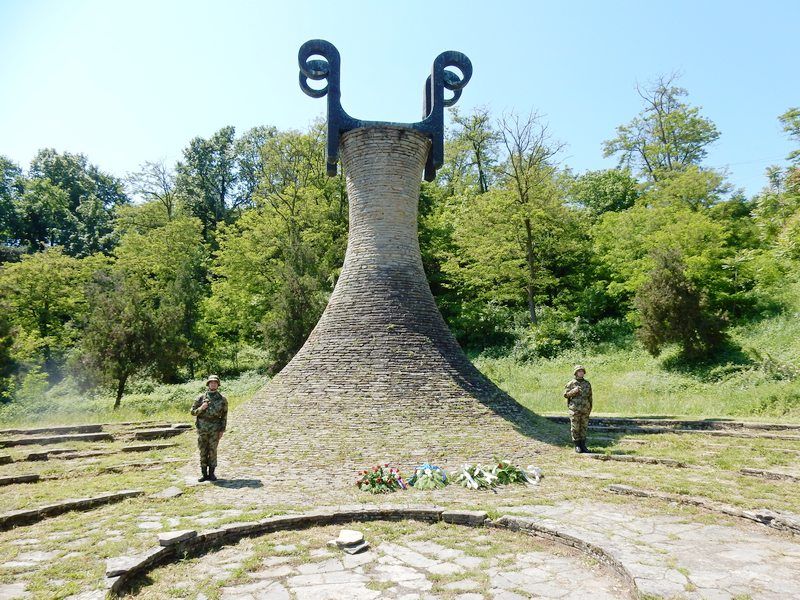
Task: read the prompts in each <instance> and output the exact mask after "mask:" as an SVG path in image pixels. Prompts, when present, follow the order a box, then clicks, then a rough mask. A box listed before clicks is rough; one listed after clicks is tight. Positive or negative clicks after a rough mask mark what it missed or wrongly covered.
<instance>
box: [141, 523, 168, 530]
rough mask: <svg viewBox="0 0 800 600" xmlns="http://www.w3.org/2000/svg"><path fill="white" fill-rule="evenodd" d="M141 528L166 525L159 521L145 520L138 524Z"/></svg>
mask: <svg viewBox="0 0 800 600" xmlns="http://www.w3.org/2000/svg"><path fill="white" fill-rule="evenodd" d="M138 527H139V529H162V528H163V527H164V526H163V525H162V524H161V523H160V522H158V521H144V522H142V523H139V524H138Z"/></svg>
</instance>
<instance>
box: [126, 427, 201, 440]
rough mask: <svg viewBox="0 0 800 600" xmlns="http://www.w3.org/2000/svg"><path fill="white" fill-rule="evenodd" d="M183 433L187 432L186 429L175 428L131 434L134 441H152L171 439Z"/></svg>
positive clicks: (144, 430) (146, 430)
mask: <svg viewBox="0 0 800 600" xmlns="http://www.w3.org/2000/svg"><path fill="white" fill-rule="evenodd" d="M184 431H188V429H186V428H175V427H165V428H160V429H142V430H140V431H135V432H134V433H133V439H135V440H154V439H158V438H165V437H172V436H175V435H180V434H181V433H183V432H184Z"/></svg>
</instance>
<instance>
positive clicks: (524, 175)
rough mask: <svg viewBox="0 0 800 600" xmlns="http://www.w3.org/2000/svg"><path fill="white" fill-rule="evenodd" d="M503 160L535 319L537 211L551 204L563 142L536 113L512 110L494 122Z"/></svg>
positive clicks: (538, 280)
mask: <svg viewBox="0 0 800 600" xmlns="http://www.w3.org/2000/svg"><path fill="white" fill-rule="evenodd" d="M498 129H499V132H500V140H501V143H502V146H503V147H504V148H505V151H506V154H505V160H504V161H503V162H502V163H501V165H500V166H499V167H498V170H499V172H500V175H501V177H502V182H503V185H504V187H505V188H506V189H507V190H508V191H509V192H510V193H511V197H512V198H513V202H514V204H515V205H516V210H515V213H516V214H515V215H514V216H513V217H512V221H511V222H512V223H514V224H516V225H518V226H521V230H522V231H521V232H520V236H519V239H521V241H522V245H523V248H524V260H525V267H526V274H525V280H526V281H525V295H526V300H527V303H528V316H529V318H530V321H531V323H536V295H537V288H539V287H541V280H542V279H544V278H545V277H546V272H545V271H544V270H543V269H542V261H541V259H540V257H541V255H542V254H543V251H542V250H541V249H540V248H538V247H537V246H539V245H540V244H541V243H542V242H541V240H540V238H538V237H537V235H536V231H535V230H536V228H537V227H538V224H537V223H536V221H535V219H536V216H537V215H538V214H542V213H544V212H546V211H547V208H548V207H550V206H553V204H554V203H553V202H552V198H553V193H554V187H553V181H554V176H555V173H556V166H555V163H554V159H555V157H556V155H557V154H558V153H559V152H561V150H562V149H563V147H564V144H562V143H560V142H556V141H554V140H553V139H552V136H551V134H550V131H549V128H548V126H547V124H545V123H544V122H543V121H542V119H541V117H540V116H539V115H538V114H536V113H533V112H532V113H530V114H529V115H527V116H526V117H521V116H520V115H517V114H515V113H510V114H508V115H505V116H503V117H502V118H501V119H500V121H499V124H498Z"/></svg>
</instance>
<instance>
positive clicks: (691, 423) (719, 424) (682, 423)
mask: <svg viewBox="0 0 800 600" xmlns="http://www.w3.org/2000/svg"><path fill="white" fill-rule="evenodd" d="M545 418H546V419H548V420H550V421H553V422H555V423H565V424H566V423H569V417H566V416H562V415H548V416H545ZM602 424H605V425H609V426H638V427H669V428H677V429H697V430H703V431H705V430H726V429H754V430H766V431H798V432H800V424H798V423H758V422H747V421H728V420H724V419H648V418H637V417H601V416H598V417H592V418H591V419H589V425H590V426H592V425H602Z"/></svg>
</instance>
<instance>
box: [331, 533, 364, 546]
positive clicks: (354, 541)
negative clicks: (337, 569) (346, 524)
mask: <svg viewBox="0 0 800 600" xmlns="http://www.w3.org/2000/svg"><path fill="white" fill-rule="evenodd" d="M363 541H364V534H363V533H361V532H360V531H355V530H353V529H342V530H341V531H340V532H339V537H338V538H336V545H337V546H339V547H340V548H341V547H342V546H356V545H358V544H361V543H362V542H363Z"/></svg>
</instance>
